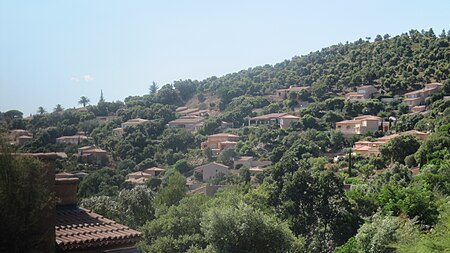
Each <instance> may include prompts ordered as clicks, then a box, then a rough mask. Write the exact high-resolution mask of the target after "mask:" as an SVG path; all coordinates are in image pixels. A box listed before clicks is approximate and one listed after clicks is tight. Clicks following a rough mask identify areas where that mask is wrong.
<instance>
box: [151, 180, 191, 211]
mask: <svg viewBox="0 0 450 253" xmlns="http://www.w3.org/2000/svg"><path fill="white" fill-rule="evenodd" d="M167 181H168V183H167V185H166V186H164V187H163V188H161V189H160V190H159V192H158V193H157V194H156V197H155V205H156V207H162V206H166V207H170V206H172V205H177V204H178V202H180V200H181V199H183V197H184V196H185V194H186V178H185V177H183V176H182V175H181V174H180V173H179V172H176V173H174V174H173V175H170V176H169V177H168V180H167Z"/></svg>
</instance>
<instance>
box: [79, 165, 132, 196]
mask: <svg viewBox="0 0 450 253" xmlns="http://www.w3.org/2000/svg"><path fill="white" fill-rule="evenodd" d="M123 182H124V177H123V176H122V175H121V174H120V172H119V171H118V170H115V169H111V168H106V167H105V168H103V169H100V170H96V171H94V172H92V173H89V175H88V176H87V177H85V178H84V179H83V180H82V181H81V183H80V187H79V190H78V195H79V196H81V197H91V196H101V195H106V196H113V195H116V194H117V193H118V191H119V189H120V186H121V185H122V183H123Z"/></svg>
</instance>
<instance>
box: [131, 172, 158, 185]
mask: <svg viewBox="0 0 450 253" xmlns="http://www.w3.org/2000/svg"><path fill="white" fill-rule="evenodd" d="M151 177H152V175H150V174H148V173H145V172H143V171H137V172H132V173H128V175H127V179H126V180H125V181H126V182H130V183H135V184H143V183H145V182H146V181H147V180H148V179H150V178H151Z"/></svg>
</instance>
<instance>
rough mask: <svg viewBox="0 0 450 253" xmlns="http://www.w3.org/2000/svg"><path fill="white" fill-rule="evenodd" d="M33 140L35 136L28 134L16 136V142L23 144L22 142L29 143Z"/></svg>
mask: <svg viewBox="0 0 450 253" xmlns="http://www.w3.org/2000/svg"><path fill="white" fill-rule="evenodd" d="M32 140H33V137H31V136H27V135H22V136H18V137H16V144H17V145H22V144H25V143H28V142H30V141H32Z"/></svg>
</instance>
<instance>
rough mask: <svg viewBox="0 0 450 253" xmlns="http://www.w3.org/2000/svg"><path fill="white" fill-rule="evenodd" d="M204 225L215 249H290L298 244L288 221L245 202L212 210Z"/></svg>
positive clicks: (251, 251)
mask: <svg viewBox="0 0 450 253" xmlns="http://www.w3.org/2000/svg"><path fill="white" fill-rule="evenodd" d="M201 228H202V231H203V233H204V234H205V238H206V240H207V241H208V242H209V243H210V246H211V248H212V249H213V250H214V251H215V252H223V253H228V252H229V253H231V252H242V253H257V252H290V251H295V246H297V245H298V244H299V243H296V240H298V239H296V238H295V236H294V235H293V234H292V232H291V231H290V230H289V228H288V226H287V224H286V223H284V222H280V221H278V220H277V219H275V218H274V217H273V216H269V215H267V214H264V213H263V212H261V211H259V210H257V209H255V208H253V207H251V206H250V205H246V204H238V205H237V207H229V206H220V207H217V208H212V209H210V210H209V211H208V212H207V213H206V214H205V217H204V220H203V221H202V223H201ZM293 248H294V250H292V249H293Z"/></svg>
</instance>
